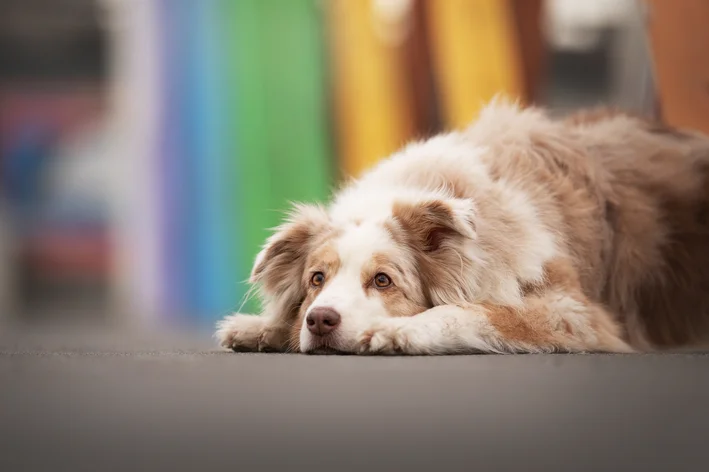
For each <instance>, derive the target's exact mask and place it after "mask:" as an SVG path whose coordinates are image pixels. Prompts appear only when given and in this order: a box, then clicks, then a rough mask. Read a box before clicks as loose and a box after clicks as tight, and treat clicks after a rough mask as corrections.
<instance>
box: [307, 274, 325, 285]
mask: <svg viewBox="0 0 709 472" xmlns="http://www.w3.org/2000/svg"><path fill="white" fill-rule="evenodd" d="M323 282H325V274H323V273H322V272H315V273H314V274H313V276H312V277H311V278H310V284H311V285H312V286H313V287H319V286H321V285H322V284H323Z"/></svg>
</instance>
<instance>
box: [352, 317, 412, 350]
mask: <svg viewBox="0 0 709 472" xmlns="http://www.w3.org/2000/svg"><path fill="white" fill-rule="evenodd" d="M357 346H358V352H359V354H385V355H393V354H406V353H408V351H409V337H408V333H407V330H406V329H405V327H403V326H397V325H393V324H380V325H375V326H372V327H370V328H368V329H365V330H364V331H362V333H361V334H360V335H359V336H358V339H357Z"/></svg>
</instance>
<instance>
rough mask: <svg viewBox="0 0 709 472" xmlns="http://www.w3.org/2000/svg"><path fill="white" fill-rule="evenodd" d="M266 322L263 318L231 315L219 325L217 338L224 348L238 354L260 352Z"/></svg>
mask: <svg viewBox="0 0 709 472" xmlns="http://www.w3.org/2000/svg"><path fill="white" fill-rule="evenodd" d="M265 326H266V322H265V319H264V318H263V317H260V316H252V315H241V314H236V315H230V316H227V317H226V318H224V319H223V320H221V321H220V322H219V323H217V332H216V333H215V337H216V338H217V340H218V341H219V344H220V345H221V346H222V347H225V348H227V349H231V350H233V351H237V352H255V351H258V350H259V341H260V340H262V339H263V338H264V333H265V329H264V328H265Z"/></svg>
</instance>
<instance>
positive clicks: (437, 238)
mask: <svg viewBox="0 0 709 472" xmlns="http://www.w3.org/2000/svg"><path fill="white" fill-rule="evenodd" d="M392 213H393V216H394V219H395V221H397V222H398V223H399V224H400V225H401V227H402V228H403V229H404V231H405V232H406V234H407V235H408V236H409V238H410V240H411V242H413V243H414V244H415V245H416V246H417V248H418V249H421V250H423V251H424V252H435V251H437V250H438V249H440V248H441V246H442V245H444V244H445V243H446V242H447V241H449V240H451V239H452V238H457V239H460V238H464V239H475V237H476V231H475V207H474V205H473V202H472V201H471V200H467V199H461V198H445V199H443V198H442V199H430V200H423V201H418V202H397V203H395V204H394V208H393V212H392Z"/></svg>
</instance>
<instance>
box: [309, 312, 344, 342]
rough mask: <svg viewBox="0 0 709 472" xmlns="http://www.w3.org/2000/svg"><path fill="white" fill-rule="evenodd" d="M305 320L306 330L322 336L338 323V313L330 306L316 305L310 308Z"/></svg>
mask: <svg viewBox="0 0 709 472" xmlns="http://www.w3.org/2000/svg"><path fill="white" fill-rule="evenodd" d="M305 322H306V324H307V325H308V331H310V332H311V333H313V334H315V335H317V336H324V335H326V334H327V333H329V332H331V331H332V330H334V329H335V328H337V326H338V325H339V324H340V314H339V313H338V312H336V311H335V310H333V309H332V308H326V307H317V308H313V309H312V310H310V313H308V316H306V317H305Z"/></svg>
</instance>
